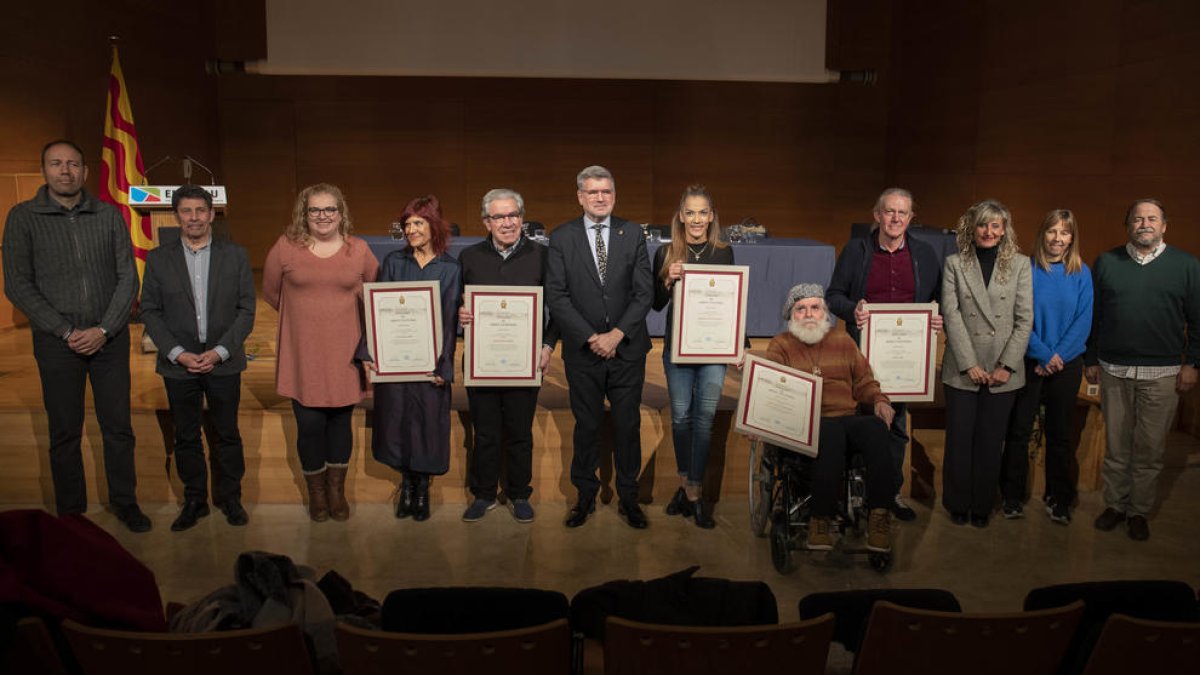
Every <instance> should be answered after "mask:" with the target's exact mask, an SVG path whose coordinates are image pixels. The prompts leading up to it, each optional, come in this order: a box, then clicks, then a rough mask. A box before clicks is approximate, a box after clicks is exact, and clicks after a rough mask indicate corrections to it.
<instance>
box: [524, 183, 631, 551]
mask: <svg viewBox="0 0 1200 675" xmlns="http://www.w3.org/2000/svg"><path fill="white" fill-rule="evenodd" d="M575 182H576V188H577V197H578V199H579V205H580V206H582V207H583V215H582V216H580V217H579V218H576V219H575V220H572V221H570V222H567V223H563V224H562V225H560V226H558V228H556V229H555V230H554V232H553V233H552V234H551V235H550V256H549V258H548V260H547V270H546V285H545V290H546V304H547V305H548V306H549V307H550V315H551V317H552V318H553V320H554V323H555V324H556V325H557V326H558V329H559V331H560V332H561V336H562V354H563V362H564V364H565V366H566V374H567V386H568V387H569V389H570V395H571V413H572V414H573V415H574V416H575V434H574V445H575V452H574V456H573V457H572V459H571V484H572V485H574V486H575V489H576V490H578V492H579V495H578V500H577V501H576V503H575V505H574V507H572V509H571V512H570V514H569V515H568V517H567V521H566V525H567V527H579V526H580V525H583V523H584V522H586V521H587V518H588V515H589V514H591V513H592V512H593V511H595V509H596V493H597V492H599V490H600V481H599V479H598V478H597V476H596V470H597V468H598V467H599V455H598V452H597V451H598V448H597V446H598V441H599V436H600V420H601V419H603V417H604V399H605V397H607V398H608V402H609V405H610V406H611V407H612V417H613V427H614V440H615V447H614V449H613V463H614V464H615V466H616V474H617V497H618V506H619V508H618V512H619V513H620V514H621V516H622V517H624V518H625V521H626V522H627V523H629V525H630V526H631V527H634V528H638V529H641V528H644V527H646V524H647V523H646V515H645V514H644V513H642V509H641V508H640V507H639V506H638V503H637V496H638V483H637V481H638V473H639V472H640V471H641V467H642V446H641V444H642V440H641V404H642V384H643V383H644V381H645V379H646V353H647V352H648V351H650V337H649V335H648V334H647V333H646V313H647V312H649V311H650V304H651V301H652V297H653V294H654V289H653V285H652V283H651V279H650V262H649V259H648V258H647V256H646V241H645V238H644V237H643V236H642V230H641V228H640V227H638V226H637V225H636V224H634V223H630V222H628V221H625V220H622V219H621V218H617V217H616V216H613V215H612V210H613V204H614V203H615V202H616V187H615V185H614V183H613V178H612V174H611V173H610V172H609V171H608V169H605V168H604V167H602V166H589V167H588V168H586V169H584V170H583V171H581V172H579V176H578V177H577V178H576V181H575Z"/></svg>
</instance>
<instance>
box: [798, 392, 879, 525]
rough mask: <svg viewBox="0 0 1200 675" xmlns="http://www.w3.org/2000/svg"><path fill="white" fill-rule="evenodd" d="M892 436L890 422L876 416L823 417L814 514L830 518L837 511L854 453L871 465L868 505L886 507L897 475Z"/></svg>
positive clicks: (815, 464)
mask: <svg viewBox="0 0 1200 675" xmlns="http://www.w3.org/2000/svg"><path fill="white" fill-rule="evenodd" d="M890 436H891V435H890V434H889V432H888V427H887V425H886V424H884V423H883V420H881V419H879V418H878V417H876V416H874V415H848V416H846V417H822V418H821V439H820V441H819V442H818V445H817V457H816V458H815V459H814V460H813V463H812V502H811V504H812V514H813V515H814V516H822V517H828V516H832V515H834V514H835V513H836V512H837V508H836V507H837V498H838V493H839V492H840V491H841V489H842V484H843V481H842V476H843V474H844V473H845V471H846V460H847V458H849V457H850V455H851V453H852V452H857V453H860V454H862V456H863V459H864V460H865V461H866V464H867V476H866V482H867V507H868V508H872V509H882V508H886V507H887V506H888V505H890V504H891V503H892V498H893V497H894V496H895V494H896V493H895V486H896V477H895V474H894V468H893V464H892V455H891V450H890V440H891V439H890Z"/></svg>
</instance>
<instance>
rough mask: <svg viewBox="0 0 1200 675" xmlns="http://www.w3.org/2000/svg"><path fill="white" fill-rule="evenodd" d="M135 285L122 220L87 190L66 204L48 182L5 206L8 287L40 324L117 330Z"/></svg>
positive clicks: (54, 329) (62, 330)
mask: <svg viewBox="0 0 1200 675" xmlns="http://www.w3.org/2000/svg"><path fill="white" fill-rule="evenodd" d="M137 288H138V278H137V268H136V267H134V263H133V243H132V242H131V241H130V239H129V229H128V227H127V226H126V224H125V220H124V219H123V218H121V214H120V212H118V211H117V210H116V209H115V208H113V206H111V205H109V204H105V203H104V202H102V201H100V200H99V199H96V198H95V197H93V196H92V195H91V194H89V193H88V192H87V190H84V191H83V193H82V195H81V196H80V201H79V204H78V205H76V207H75V208H74V209H71V210H69V211H68V210H67V209H64V208H63V207H62V206H61V205H60V204H59V203H58V202H56V201H54V200H53V199H52V198H51V197H50V195H49V193H48V192H47V190H46V186H45V185H43V186H42V187H41V188H40V189H38V192H37V195H36V196H35V197H34V198H33V199H31V200H29V201H26V202H21V203H20V204H17V205H16V206H14V207H13V208H12V210H11V211H9V212H8V220H7V221H6V223H5V226H4V294H5V295H7V296H8V299H9V300H11V301H12V303H13V304H14V305H16V307H17V309H19V310H21V311H22V312H24V313H25V316H27V317H29V321H30V323H31V324H32V325H33V328H34V329H35V330H39V331H42V332H45V333H50V334H52V335H54V336H55V337H63V336H64V335H66V333H67V332H68V331H70V330H71V329H72V328H91V327H93V326H100V327H101V328H103V329H104V330H105V331H107V332H108V334H109V335H114V334H116V333H118V332H119V331H121V330H124V328H125V326H126V324H128V322H129V312H130V310H131V309H132V308H133V300H134V298H135V297H136V296H137Z"/></svg>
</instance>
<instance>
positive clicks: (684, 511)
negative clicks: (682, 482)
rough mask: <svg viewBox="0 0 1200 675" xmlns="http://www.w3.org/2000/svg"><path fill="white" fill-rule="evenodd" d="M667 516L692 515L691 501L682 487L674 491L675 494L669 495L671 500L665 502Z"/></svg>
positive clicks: (687, 516)
mask: <svg viewBox="0 0 1200 675" xmlns="http://www.w3.org/2000/svg"><path fill="white" fill-rule="evenodd" d="M667 515H668V516H683V517H685V518H690V517H691V516H692V503H691V502H690V501H688V498H687V492H684V490H683V488H679V489H678V490H676V491H675V496H673V497H671V501H670V502H669V503H668V504H667Z"/></svg>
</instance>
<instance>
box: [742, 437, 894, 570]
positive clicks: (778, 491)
mask: <svg viewBox="0 0 1200 675" xmlns="http://www.w3.org/2000/svg"><path fill="white" fill-rule="evenodd" d="M810 464H811V460H810V459H809V458H808V457H806V456H804V455H801V454H799V453H795V452H792V451H790V450H787V449H784V448H780V447H777V446H774V445H771V444H769V443H764V442H762V441H752V442H751V443H750V470H749V475H750V492H749V497H750V499H749V501H750V529H751V530H752V531H753V532H754V535H755V536H756V537H768V536H769V538H770V541H771V563H772V565H774V567H775V569H776V571H778V572H779V573H780V574H788V573H789V572H791V571H792V570H793V569H794V568H795V561H794V556H793V555H792V552H793V551H802V550H807V549H806V547H805V542H806V541H807V539H808V520H809V518H810V516H811V512H810V504H809V502H810V500H811V498H812V491H811V487H810V486H811V484H812V481H811V475H810V471H809V467H810ZM844 476H845V479H844V480H843V483H844V489H843V490H842V491H841V493H840V496H839V498H838V503H837V510H836V513H837V515H835V516H834V519H833V520H834V528H835V529H836V530H837V531H838V532H840V533H841V534H842V538H841V539H840V540H839V543H838V545H837V547H836V548H837V549H838V550H840V551H841V552H842V553H845V554H854V555H858V554H865V555H866V557H867V561H868V562H869V563H870V565H871V568H872V569H874V570H875V571H877V572H880V573H883V572H887V571H888V570H889V569H891V567H892V553H891V552H890V551H888V552H879V551H869V550H867V548H866V545H865V536H866V526H867V516H868V509H867V485H866V466H865V464H864V462H863V459H862V456H861V455H859V454H857V453H855V454H853V455H852V456H851V458H850V461H849V462H848V467H847V468H846V471H845V473H844ZM847 535H851V536H847ZM850 540H853V542H858V543H857V544H854V543H852V542H851V541H850Z"/></svg>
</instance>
